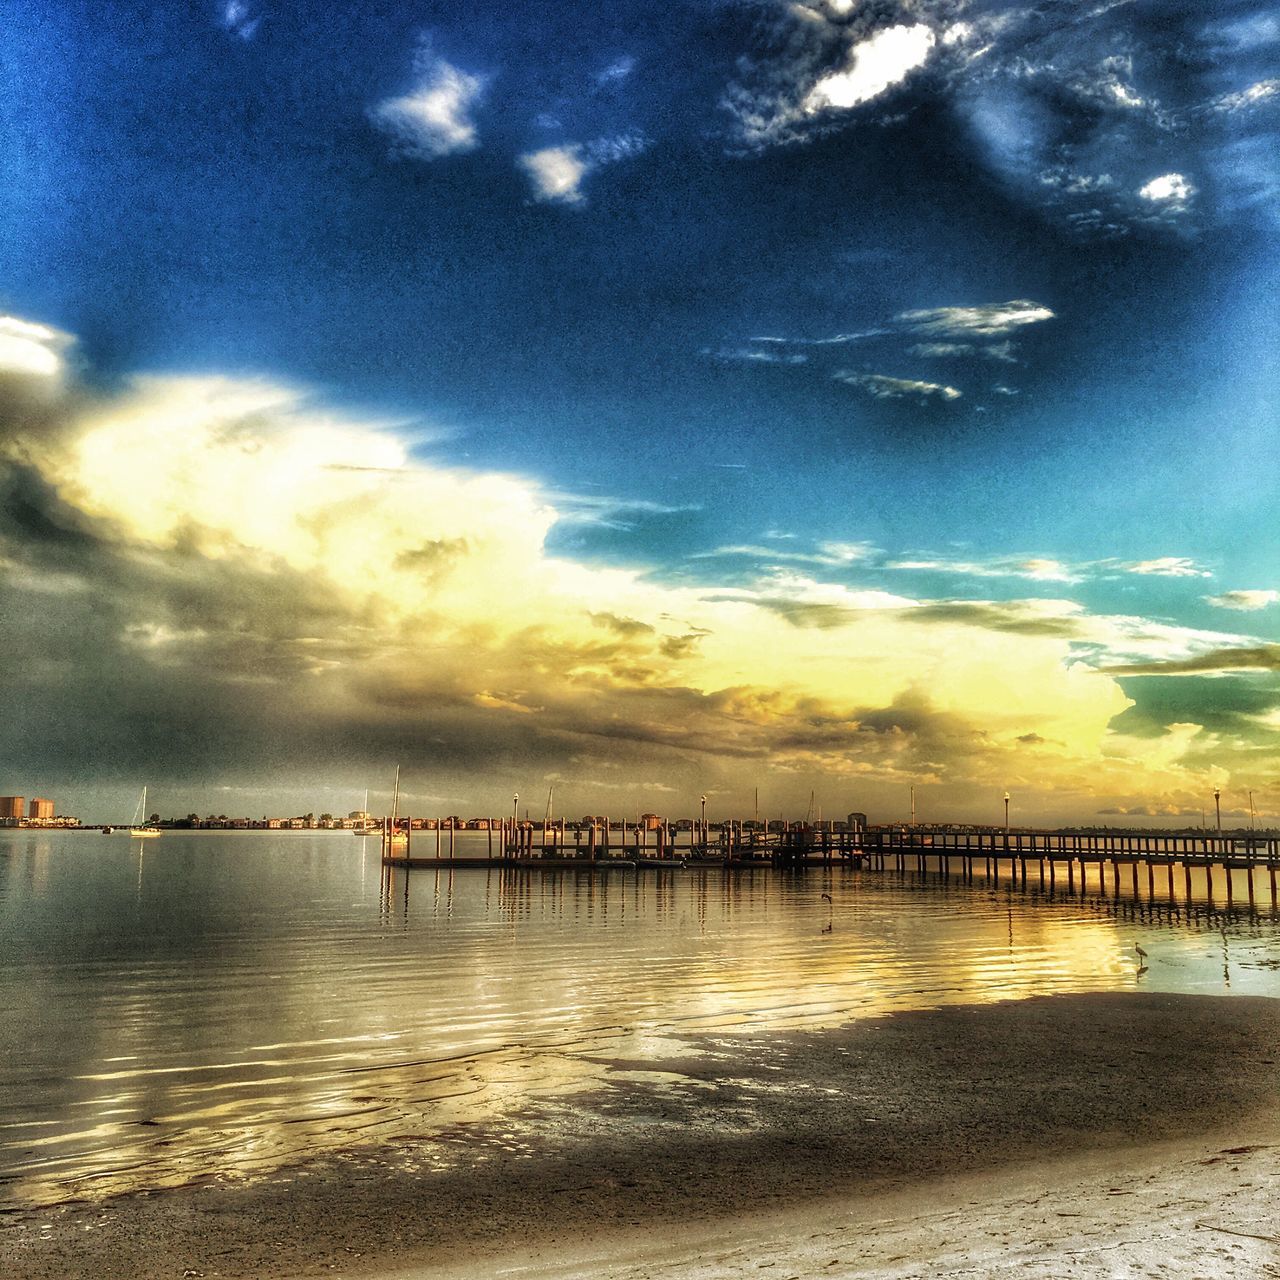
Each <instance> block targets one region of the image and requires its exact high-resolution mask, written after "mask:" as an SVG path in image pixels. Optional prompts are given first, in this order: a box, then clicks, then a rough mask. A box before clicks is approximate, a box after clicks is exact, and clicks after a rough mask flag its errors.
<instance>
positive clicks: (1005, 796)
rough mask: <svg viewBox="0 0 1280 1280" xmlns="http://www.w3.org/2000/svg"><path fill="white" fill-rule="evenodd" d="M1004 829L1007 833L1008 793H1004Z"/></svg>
mask: <svg viewBox="0 0 1280 1280" xmlns="http://www.w3.org/2000/svg"><path fill="white" fill-rule="evenodd" d="M1004 830H1005V834H1006V835H1008V834H1009V793H1008V792H1007V791H1006V792H1005V793H1004Z"/></svg>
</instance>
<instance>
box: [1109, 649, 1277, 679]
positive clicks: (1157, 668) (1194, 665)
mask: <svg viewBox="0 0 1280 1280" xmlns="http://www.w3.org/2000/svg"><path fill="white" fill-rule="evenodd" d="M1101 670H1102V671H1103V672H1104V673H1106V674H1108V675H1119V676H1179V675H1206V674H1211V673H1213V672H1218V671H1280V645H1276V644H1266V645H1255V646H1252V647H1249V648H1239V649H1211V650H1209V651H1208V652H1207V653H1197V654H1195V655H1194V656H1192V657H1189V658H1177V659H1171V660H1169V661H1167V662H1132V663H1127V664H1121V665H1118V666H1110V667H1103V668H1101Z"/></svg>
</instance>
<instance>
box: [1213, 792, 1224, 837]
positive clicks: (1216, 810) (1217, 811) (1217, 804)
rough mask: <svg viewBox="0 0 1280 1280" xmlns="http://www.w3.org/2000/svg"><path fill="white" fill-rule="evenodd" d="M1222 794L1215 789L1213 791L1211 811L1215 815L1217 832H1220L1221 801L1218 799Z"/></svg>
mask: <svg viewBox="0 0 1280 1280" xmlns="http://www.w3.org/2000/svg"><path fill="white" fill-rule="evenodd" d="M1221 795H1222V792H1221V791H1219V790H1218V788H1217V787H1214V789H1213V811H1214V813H1215V814H1217V819H1218V830H1219V831H1221V830H1222V801H1221V799H1220V797H1221Z"/></svg>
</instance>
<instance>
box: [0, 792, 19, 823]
mask: <svg viewBox="0 0 1280 1280" xmlns="http://www.w3.org/2000/svg"><path fill="white" fill-rule="evenodd" d="M22 813H23V800H22V797H21V796H0V818H20V817H22Z"/></svg>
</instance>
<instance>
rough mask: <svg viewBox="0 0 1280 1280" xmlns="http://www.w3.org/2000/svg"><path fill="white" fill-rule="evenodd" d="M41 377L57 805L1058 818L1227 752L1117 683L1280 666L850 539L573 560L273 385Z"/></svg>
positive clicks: (4, 395)
mask: <svg viewBox="0 0 1280 1280" xmlns="http://www.w3.org/2000/svg"><path fill="white" fill-rule="evenodd" d="M19 323H21V322H19ZM14 332H15V333H16V334H17V336H18V337H29V336H31V337H34V338H35V339H36V340H38V342H45V341H52V339H50V338H48V337H47V335H44V334H43V333H41V332H36V333H35V334H34V335H29V334H27V332H26V331H25V330H23V329H21V328H16V329H14ZM59 341H60V342H65V341H68V340H67V339H65V335H64V337H63V338H62V339H59ZM64 376H65V375H64ZM30 380H31V378H30V375H27V374H23V375H21V376H17V384H22V383H24V382H25V381H30ZM42 381H48V379H43V380H42ZM55 381H60V380H55ZM66 381H67V382H68V383H70V382H71V379H70V378H69V376H68V377H66ZM17 384H15V383H14V381H13V380H12V379H6V378H0V422H3V423H4V424H5V426H4V430H3V433H2V434H0V651H3V652H4V654H5V662H4V663H3V664H0V700H3V701H4V702H5V703H6V704H7V705H12V704H13V703H14V702H15V701H16V700H17V699H18V698H19V697H21V698H22V699H24V700H25V702H26V704H27V705H38V706H40V708H41V717H42V731H41V733H40V735H38V736H37V738H36V739H34V740H33V739H32V735H31V734H30V732H29V726H27V725H26V724H25V723H24V722H22V721H21V720H20V718H14V717H9V718H7V719H0V756H4V757H5V758H18V757H19V756H20V757H21V758H22V759H24V760H26V761H27V763H28V767H29V768H30V769H31V770H32V771H33V772H37V773H40V774H41V775H43V776H46V777H48V778H49V779H50V781H51V783H54V784H58V785H64V786H67V787H74V786H79V785H87V781H86V780H95V779H96V780H102V779H106V783H103V785H106V784H107V783H111V782H112V780H113V779H115V780H117V781H118V782H119V785H120V787H121V788H122V789H126V784H127V787H128V788H131V787H132V785H133V782H134V780H135V779H136V778H137V777H139V776H145V777H148V778H152V779H155V780H156V783H157V784H159V783H161V782H167V783H169V784H170V785H171V786H172V787H174V788H177V787H179V786H181V787H182V788H184V790H183V791H179V792H177V793H176V794H181V795H185V794H187V792H186V790H185V789H186V788H196V789H197V790H198V788H200V787H205V786H208V785H210V784H209V779H216V781H217V783H218V784H219V785H237V784H239V783H241V782H247V783H251V784H252V785H255V786H258V785H261V784H262V783H263V782H264V780H268V779H271V780H280V781H279V782H278V783H276V784H275V785H280V786H281V787H288V788H292V789H293V791H291V794H293V793H294V792H298V793H303V794H305V793H307V792H308V791H309V790H310V789H312V788H315V787H317V786H321V785H324V786H328V785H335V786H336V785H339V784H341V785H345V786H348V787H351V786H352V785H353V782H354V781H355V780H357V779H360V778H363V777H367V776H368V774H369V773H370V772H371V771H372V772H375V773H376V772H378V771H380V770H385V771H386V772H387V773H388V774H389V773H390V772H391V768H392V767H393V766H394V764H395V762H397V761H402V762H403V763H404V764H405V766H406V773H407V776H409V777H411V776H412V773H413V771H414V770H415V769H417V770H420V771H421V772H422V773H423V774H424V775H426V776H430V777H431V778H432V787H433V794H440V795H456V796H458V797H459V804H463V803H466V804H471V803H476V804H483V803H484V801H485V798H486V796H488V797H490V798H491V797H492V795H493V794H494V791H495V789H496V788H497V787H498V786H499V785H501V787H502V788H503V789H505V788H506V787H508V786H509V785H510V783H511V780H513V779H520V778H529V777H531V776H534V777H541V776H543V775H544V774H546V773H548V772H551V771H559V772H560V773H562V774H563V775H565V776H566V777H570V776H579V777H593V776H596V775H597V774H599V773H600V772H601V771H602V770H603V769H604V767H605V765H612V766H617V767H618V769H619V770H620V771H621V772H622V773H623V774H624V776H628V777H631V778H635V779H647V780H648V781H649V782H651V783H652V784H653V785H655V786H661V787H671V788H674V789H675V791H674V792H673V794H677V795H683V794H687V793H688V791H689V787H690V779H697V780H698V781H697V784H696V785H697V786H700V787H704V786H712V785H714V786H717V787H722V788H724V789H726V791H728V792H735V793H736V792H740V791H741V789H742V787H743V785H744V784H743V782H742V779H743V776H744V775H746V776H747V777H750V776H752V775H753V774H754V773H757V772H759V771H761V770H764V769H766V768H767V769H768V771H769V776H770V778H771V779H772V780H773V786H774V787H775V788H776V797H777V799H776V801H775V802H776V803H779V804H782V803H800V804H801V805H802V804H803V801H804V799H805V798H806V797H807V794H808V791H809V789H810V788H811V787H813V786H817V785H823V786H826V787H827V789H828V792H829V793H830V794H848V793H849V792H851V791H853V792H855V793H856V794H857V795H858V796H860V797H865V798H866V800H867V803H868V804H869V805H870V804H871V803H872V802H873V801H874V799H875V797H876V796H877V795H882V796H883V797H884V802H885V803H888V798H889V796H890V795H891V794H894V793H895V792H894V790H893V789H900V788H901V786H902V785H903V783H904V782H905V781H907V780H922V779H924V778H930V779H935V780H936V781H937V784H938V785H939V786H944V785H945V786H946V787H950V788H952V791H951V792H949V793H948V794H949V795H951V796H953V797H954V810H953V811H954V812H956V813H957V814H964V813H965V812H967V810H966V807H965V806H966V805H968V804H970V803H971V802H970V800H968V799H966V797H967V796H971V795H972V794H974V793H975V791H977V790H981V789H982V788H990V787H992V786H994V785H1002V786H1008V785H1013V784H1015V783H1016V785H1018V786H1019V787H1020V788H1025V790H1026V791H1027V792H1028V793H1029V794H1030V793H1031V792H1033V791H1035V790H1037V789H1040V791H1041V792H1042V795H1043V797H1044V799H1043V801H1042V803H1043V804H1044V805H1046V806H1051V805H1058V806H1062V805H1066V806H1067V807H1068V808H1071V807H1073V806H1075V807H1078V806H1079V805H1080V804H1083V803H1086V802H1087V803H1088V804H1089V805H1090V806H1091V807H1096V805H1097V803H1099V802H1100V801H1101V802H1103V803H1109V802H1110V799H1111V798H1114V797H1121V798H1123V802H1124V803H1129V800H1128V799H1127V798H1125V797H1128V796H1130V795H1133V794H1136V795H1138V796H1140V797H1149V798H1150V799H1151V800H1152V801H1153V802H1160V803H1163V802H1165V801H1166V800H1167V799H1168V800H1171V801H1176V800H1177V798H1178V795H1179V792H1180V789H1181V790H1187V791H1190V790H1193V789H1194V788H1195V787H1196V786H1201V785H1202V784H1203V777H1204V775H1203V772H1202V771H1203V768H1205V767H1207V766H1203V765H1200V764H1198V763H1196V761H1195V760H1194V759H1193V758H1191V757H1190V756H1189V755H1187V754H1185V753H1190V752H1193V751H1199V750H1201V749H1202V748H1203V740H1202V739H1197V742H1199V745H1198V746H1196V745H1194V744H1192V743H1190V742H1188V743H1185V744H1183V745H1182V746H1179V747H1178V751H1177V752H1175V751H1174V749H1173V745H1171V744H1170V743H1168V742H1165V741H1164V740H1163V739H1161V740H1160V741H1161V743H1162V744H1163V745H1154V744H1148V743H1147V741H1146V739H1144V738H1142V737H1141V736H1134V735H1126V734H1124V733H1121V732H1119V731H1117V730H1116V729H1114V728H1113V727H1112V726H1113V724H1114V722H1115V721H1116V719H1117V717H1118V716H1120V715H1122V714H1123V713H1125V712H1126V711H1127V710H1128V709H1129V708H1130V707H1131V706H1132V705H1133V700H1132V699H1131V698H1130V697H1128V696H1127V695H1126V693H1125V691H1124V689H1123V688H1122V687H1121V684H1120V682H1119V681H1118V680H1117V679H1115V678H1113V676H1111V675H1108V674H1105V673H1103V674H1099V672H1098V670H1097V668H1098V667H1100V666H1121V667H1132V666H1133V665H1134V664H1147V665H1151V664H1155V668H1156V669H1158V670H1160V671H1166V670H1168V669H1169V667H1170V664H1173V665H1174V667H1175V669H1176V666H1177V664H1180V663H1181V664H1184V665H1185V664H1187V663H1188V662H1189V660H1194V661H1195V670H1196V671H1202V672H1203V671H1209V670H1211V669H1212V670H1218V669H1220V668H1222V666H1223V664H1224V663H1227V664H1231V667H1232V669H1236V670H1246V669H1250V670H1256V669H1259V668H1262V669H1265V670H1272V669H1275V668H1276V667H1277V665H1280V663H1278V662H1277V659H1276V657H1275V654H1274V652H1273V651H1272V650H1273V649H1274V646H1272V647H1270V648H1268V647H1267V646H1265V645H1259V644H1258V642H1256V641H1255V640H1253V639H1251V638H1240V637H1231V636H1228V635H1224V634H1221V633H1213V632H1192V631H1188V630H1187V629H1184V628H1177V627H1173V626H1170V625H1168V624H1162V623H1159V622H1155V621H1152V620H1150V619H1144V618H1138V617H1134V618H1124V617H1120V618H1117V617H1109V616H1099V615H1094V614H1090V613H1089V612H1088V611H1087V610H1085V609H1084V608H1083V607H1082V606H1080V605H1078V604H1076V603H1073V602H1070V601H1060V600H1059V601H1015V602H1008V601H947V600H942V601H939V600H921V599H918V598H916V597H914V596H912V595H910V594H906V593H896V592H892V591H886V590H884V589H882V588H881V587H879V586H877V585H876V583H875V580H874V576H873V575H874V574H875V573H876V572H878V567H879V562H880V559H881V557H880V554H879V553H877V552H875V550H874V548H871V547H869V546H868V545H867V544H866V543H864V542H860V541H857V540H852V539H851V540H849V541H838V540H830V541H827V542H822V543H819V544H818V545H817V546H816V547H814V548H813V549H812V551H811V552H810V551H805V550H803V549H797V551H796V552H794V553H791V554H795V555H804V556H806V557H807V559H806V560H805V561H792V560H788V559H786V558H785V553H784V555H779V554H778V553H777V552H773V553H772V567H764V568H761V565H763V566H769V565H770V559H769V556H770V553H769V549H768V548H752V547H745V548H743V550H744V551H746V552H752V553H754V552H756V551H764V552H765V554H764V555H761V556H758V557H756V556H754V555H753V556H752V558H753V559H758V560H759V561H760V562H761V565H756V566H753V567H752V571H751V572H750V574H749V575H748V576H747V577H746V578H745V581H744V580H743V578H741V577H736V576H735V581H736V583H737V585H732V586H731V585H727V584H726V582H725V581H724V576H723V575H721V574H720V573H718V572H717V570H718V568H719V566H718V565H717V562H716V561H715V560H714V559H711V558H708V559H704V560H701V561H699V562H698V563H699V564H700V565H702V566H703V567H704V568H705V571H706V573H707V580H705V581H696V580H694V579H693V576H692V574H691V573H689V571H688V565H687V564H686V565H684V566H682V571H681V573H680V576H679V578H678V579H676V580H673V581H663V580H662V579H661V578H660V577H659V575H658V574H657V573H656V572H654V571H649V570H646V569H645V568H644V567H643V566H640V567H631V568H618V567H610V566H604V565H600V564H596V563H591V562H588V561H582V560H574V559H573V558H571V557H568V556H565V555H558V554H555V553H554V552H553V551H552V550H551V546H552V544H551V543H550V542H549V537H550V535H551V533H552V531H553V530H554V529H555V527H556V525H557V524H558V523H559V522H560V521H561V520H563V519H564V518H565V515H566V513H567V512H568V511H569V510H570V503H569V500H568V498H567V497H565V496H562V495H551V494H548V493H547V492H545V491H544V490H543V489H542V488H540V487H539V486H538V485H537V484H535V483H533V482H532V481H531V480H529V479H527V478H524V477H520V476H514V475H502V474H496V473H490V472H481V471H475V470H470V469H466V468H461V467H456V466H451V465H449V464H448V463H447V462H446V461H444V460H442V459H441V458H439V457H422V456H415V455H414V453H413V452H412V449H411V446H410V442H409V441H408V440H407V439H406V438H405V437H404V436H403V435H401V434H400V433H399V432H397V431H396V430H395V429H393V428H391V427H389V426H387V425H386V424H382V423H378V422H370V421H364V420H361V419H359V418H358V417H355V416H352V415H350V414H346V415H344V414H341V413H337V412H335V411H334V410H333V409H332V408H331V407H330V406H328V405H326V404H324V403H323V402H320V401H318V400H316V399H315V398H313V397H310V396H308V395H305V394H303V393H300V392H299V391H298V390H297V389H294V388H290V387H286V386H281V385H278V384H274V383H271V382H268V381H265V380H263V381H247V380H244V379H236V378H219V377H211V376H205V377H190V378H182V377H164V378H149V379H147V378H139V379H135V380H133V381H132V382H128V383H125V384H123V385H121V386H120V387H119V388H118V389H117V390H115V391H113V392H112V393H110V394H104V395H95V394H93V393H91V392H90V391H89V390H87V389H86V388H84V387H78V386H74V385H67V386H65V387H62V388H61V389H60V390H56V391H55V392H54V394H53V396H52V398H50V399H47V400H46V401H45V402H44V405H43V407H42V409H41V411H40V412H39V413H38V414H35V415H33V416H32V417H30V418H29V419H28V418H25V417H23V416H22V415H21V414H20V415H17V416H15V415H14V414H13V412H12V411H11V409H12V404H13V403H14V401H13V399H12V397H13V395H15V394H21V387H20V386H19V390H18V392H15V391H14V386H15V385H17ZM140 477H146V479H145V488H144V489H143V490H141V491H140V479H139V478H140ZM140 497H145V501H143V500H140ZM598 502H599V506H598V507H597V511H598V513H601V514H604V507H605V506H606V505H608V504H609V503H612V504H613V506H614V507H617V508H622V507H623V506H624V505H625V504H622V503H618V502H616V501H615V500H611V499H607V498H606V499H599V500H598ZM655 505H656V504H655ZM664 509H665V510H669V508H664ZM789 541H790V540H788V542H789ZM721 550H722V551H724V552H725V553H726V554H730V553H732V552H733V550H734V549H733V548H723V549H721ZM1010 560H1011V562H1012V563H1014V564H1016V565H1018V566H1020V569H1019V572H1021V573H1023V574H1025V575H1029V576H1030V577H1031V578H1032V579H1034V578H1035V577H1037V576H1046V575H1049V574H1052V572H1054V568H1053V566H1055V565H1057V564H1058V563H1059V562H1056V561H1052V560H1049V559H1047V558H1035V557H1025V556H1024V557H1011V558H1010ZM824 578H827V579H830V578H836V579H840V580H839V581H831V580H824ZM862 579H867V580H862ZM1227 651H1229V652H1227ZM1250 651H1252V652H1253V656H1252V658H1250V656H1249V654H1250ZM1223 652H1227V656H1226V657H1218V658H1215V657H1214V656H1213V655H1214V654H1221V653H1223ZM1130 673H1131V672H1130V671H1124V672H1123V673H1122V674H1125V675H1127V674H1130ZM1188 673H1189V674H1190V673H1191V668H1188ZM1153 687H1154V685H1153ZM1262 709H1264V710H1265V708H1262ZM1255 728H1256V729H1257V731H1258V732H1259V733H1262V732H1264V730H1263V728H1262V727H1261V726H1260V725H1259V726H1255ZM1031 735H1035V736H1037V737H1039V738H1041V739H1043V740H1044V741H1043V742H1042V743H1038V744H1035V745H1036V749H1035V751H1034V752H1028V751H1027V744H1028V742H1029V741H1030V736H1031ZM1179 752H1181V753H1182V754H1179ZM1032 757H1034V760H1032ZM744 763H745V764H747V765H748V766H749V767H748V768H746V769H744V768H743V765H744ZM1217 767H1222V766H1221V765H1219V766H1217ZM824 780H825V781H824ZM112 785H114V783H112ZM748 785H749V784H748ZM877 789H881V790H877ZM1064 797H1066V798H1065V799H1064ZM1086 798H1087V800H1086ZM637 799H638V800H640V799H641V798H640V797H639V796H638V797H637ZM1117 802H1120V801H1119V800H1118V801H1117ZM1029 803H1030V802H1029ZM220 807H222V808H225V803H221V802H220ZM184 811H185V809H184Z"/></svg>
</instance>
